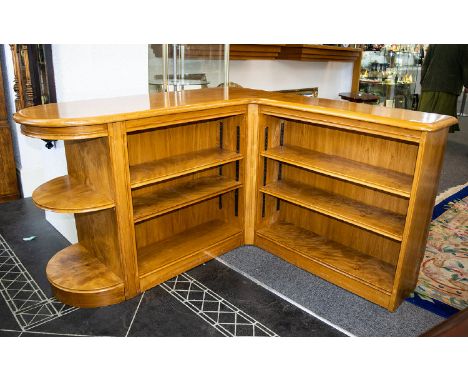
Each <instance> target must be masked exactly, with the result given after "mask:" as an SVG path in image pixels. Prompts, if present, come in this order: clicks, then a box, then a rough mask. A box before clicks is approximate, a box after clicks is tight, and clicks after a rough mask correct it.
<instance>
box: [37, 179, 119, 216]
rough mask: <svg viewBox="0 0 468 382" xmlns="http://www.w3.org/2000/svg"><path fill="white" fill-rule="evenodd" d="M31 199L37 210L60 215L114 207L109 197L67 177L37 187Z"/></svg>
mask: <svg viewBox="0 0 468 382" xmlns="http://www.w3.org/2000/svg"><path fill="white" fill-rule="evenodd" d="M32 199H33V201H34V203H35V204H36V205H37V206H38V207H39V208H42V209H44V210H49V211H53V212H61V213H83V212H92V211H100V210H105V209H107V208H112V207H114V206H115V203H114V202H113V201H112V200H111V199H110V198H109V197H107V196H106V195H104V194H102V193H100V192H98V191H96V190H93V189H92V188H91V187H89V186H87V185H86V184H84V183H82V182H80V181H79V180H77V179H74V178H73V177H71V176H69V175H65V176H61V177H59V178H55V179H52V180H50V181H48V182H47V183H44V184H43V185H41V186H39V187H38V188H36V190H34V192H33V194H32Z"/></svg>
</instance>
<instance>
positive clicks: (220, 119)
mask: <svg viewBox="0 0 468 382" xmlns="http://www.w3.org/2000/svg"><path fill="white" fill-rule="evenodd" d="M148 97H150V98H149V102H143V101H145V97H140V98H135V99H132V98H128V99H127V100H111V101H107V102H108V104H109V105H111V106H106V102H105V101H102V100H101V101H96V104H92V103H89V102H88V103H86V106H87V107H88V108H89V109H90V111H89V113H88V114H86V115H82V114H80V113H83V110H85V109H86V108H85V107H84V104H83V103H78V104H77V105H75V107H76V111H74V110H75V109H74V107H73V105H66V107H64V108H63V110H65V112H62V114H60V107H58V108H57V107H56V108H53V107H52V106H49V105H47V106H45V107H42V109H38V108H34V107H33V108H28V109H24V110H22V111H21V112H20V113H17V114H16V115H15V119H16V120H17V121H18V122H19V123H21V124H22V131H23V133H24V134H25V135H28V136H31V137H35V138H44V139H64V140H65V151H66V157H67V165H68V175H67V176H63V177H59V178H56V179H53V180H51V181H49V182H47V183H45V184H43V185H42V186H40V187H39V188H38V189H36V191H35V192H34V194H33V200H34V202H35V204H36V205H37V206H38V207H40V208H42V209H46V210H50V211H54V212H62V213H74V214H75V220H76V227H77V232H78V243H77V244H73V245H71V246H69V247H68V248H65V249H64V250H62V251H60V252H59V253H57V254H55V256H53V257H52V258H51V260H50V262H49V264H48V266H47V269H46V272H47V277H48V279H49V281H50V283H51V285H52V288H53V291H54V294H55V295H56V296H57V298H58V299H60V300H61V301H63V302H64V303H67V304H70V305H75V306H80V307H96V306H104V305H109V304H114V303H118V302H121V301H124V300H125V299H129V298H131V297H134V296H136V295H137V294H139V293H141V292H143V291H145V290H147V289H149V288H152V287H153V286H155V285H157V284H159V283H161V282H164V281H165V280H168V279H170V278H172V277H173V276H175V275H177V274H179V273H181V272H184V271H186V270H188V269H190V268H192V267H194V266H197V265H199V264H202V263H203V262H206V261H208V260H210V259H212V258H214V257H216V256H219V255H221V254H223V253H225V252H227V251H229V250H232V249H234V248H236V247H239V246H241V245H244V244H248V245H256V246H258V247H261V248H263V249H265V250H267V251H269V252H271V253H272V254H274V255H277V256H280V257H282V258H283V259H285V260H286V261H289V262H291V263H292V264H294V265H296V266H298V267H301V268H303V269H305V270H307V271H309V272H312V273H314V274H316V275H317V276H319V277H321V278H323V279H325V280H328V281H330V282H332V283H334V284H336V285H338V286H340V287H342V288H345V289H347V290H349V291H351V292H353V293H355V294H357V295H359V296H361V297H363V298H366V299H368V300H370V301H372V302H374V303H376V304H378V305H380V306H382V307H384V308H386V309H388V310H390V311H393V310H395V309H396V308H397V307H398V306H399V304H400V303H401V302H402V300H403V299H404V298H405V297H406V296H407V295H408V294H409V293H410V292H411V291H412V290H413V289H414V286H415V283H416V281H417V274H418V270H419V265H420V262H421V260H422V256H423V253H424V248H425V242H426V238H427V232H428V224H429V222H430V216H431V211H432V206H433V202H434V198H435V193H436V190H437V183H438V178H439V173H440V168H441V163H442V159H443V153H444V149H445V141H446V135H447V128H448V127H449V126H450V125H451V124H453V123H454V119H453V118H451V117H446V116H439V115H436V114H427V113H417V112H410V111H406V110H405V111H403V110H402V111H397V110H388V109H384V108H380V107H374V106H369V105H353V104H348V103H344V102H337V101H327V100H309V99H307V98H304V97H298V96H284V95H278V94H276V93H269V92H260V91H253V90H246V89H230V91H229V97H226V93H225V90H224V93H223V91H222V90H216V89H206V90H198V91H186V92H179V93H170V94H165V95H154V94H153V95H150V96H148ZM184 97H185V98H184ZM142 100H143V101H142ZM99 102H101V103H99ZM119 102H121V103H122V110H125V112H122V113H121V114H116V113H115V111H116V110H118V108H119ZM132 102H133V103H134V105H133V104H132ZM141 102H143V103H141ZM128 103H129V104H130V105H133V106H132V107H133V108H134V109H135V110H134V111H132V110H130V111H129V108H130V109H131V107H130V106H129V105H128ZM59 106H60V104H59ZM106 107H108V109H106ZM48 108H50V110H48ZM57 110H58V111H57ZM110 110H112V111H113V112H112V113H111V112H110Z"/></svg>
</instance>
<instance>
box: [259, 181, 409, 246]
mask: <svg viewBox="0 0 468 382" xmlns="http://www.w3.org/2000/svg"><path fill="white" fill-rule="evenodd" d="M260 191H261V192H264V193H266V194H269V195H272V196H276V197H278V198H280V199H284V200H287V201H289V202H291V203H295V204H299V205H301V206H303V207H305V208H309V209H311V210H314V211H317V212H320V213H323V214H325V215H328V216H331V217H334V218H336V219H340V220H343V221H345V222H348V223H351V224H354V225H356V226H358V227H362V228H365V229H368V230H370V231H373V232H377V233H378V234H380V235H384V236H387V237H389V238H392V239H395V240H399V241H400V240H401V239H402V235H403V228H404V224H405V217H404V216H401V215H398V214H395V213H392V212H390V211H385V210H382V209H380V208H376V207H374V206H371V205H367V204H364V203H360V202H357V201H355V200H351V199H349V198H345V197H342V196H339V195H335V194H332V193H329V192H326V191H323V190H319V189H316V188H312V187H308V186H307V185H304V184H301V183H295V182H290V181H286V180H283V181H277V182H274V183H271V184H268V185H267V186H264V187H262V188H261V189H260Z"/></svg>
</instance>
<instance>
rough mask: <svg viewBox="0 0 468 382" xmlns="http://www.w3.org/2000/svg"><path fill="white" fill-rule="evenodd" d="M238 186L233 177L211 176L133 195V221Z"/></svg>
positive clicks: (195, 201) (186, 204)
mask: <svg viewBox="0 0 468 382" xmlns="http://www.w3.org/2000/svg"><path fill="white" fill-rule="evenodd" d="M240 186H241V184H240V183H239V182H238V181H235V180H233V179H228V178H226V177H223V176H211V177H203V178H199V179H195V180H192V181H189V182H186V183H182V184H178V185H176V186H174V187H169V188H166V189H162V190H158V191H156V192H154V193H151V194H145V195H142V196H138V197H135V198H133V209H134V218H135V222H140V221H142V220H145V219H149V218H152V217H155V216H158V215H161V214H164V213H167V212H169V211H172V210H174V209H177V208H181V207H185V206H188V205H190V204H193V203H197V202H200V201H202V200H205V199H208V198H212V197H214V196H217V195H219V194H223V193H226V192H228V191H231V190H234V189H236V188H239V187H240Z"/></svg>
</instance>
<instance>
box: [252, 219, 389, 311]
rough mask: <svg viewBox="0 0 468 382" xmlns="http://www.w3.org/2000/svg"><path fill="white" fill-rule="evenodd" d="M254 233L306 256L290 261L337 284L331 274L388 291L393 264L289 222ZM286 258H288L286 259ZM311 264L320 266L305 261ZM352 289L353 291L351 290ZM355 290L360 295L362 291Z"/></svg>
mask: <svg viewBox="0 0 468 382" xmlns="http://www.w3.org/2000/svg"><path fill="white" fill-rule="evenodd" d="M257 237H258V238H260V239H266V240H268V241H270V242H273V243H275V244H276V245H278V246H280V247H283V248H286V249H288V250H289V251H292V252H294V253H295V254H298V255H300V257H301V258H302V259H301V260H306V261H305V262H304V261H298V262H294V261H292V262H293V263H295V264H296V265H298V266H299V267H301V268H304V269H306V270H310V271H312V272H313V273H316V274H317V275H318V276H320V277H323V278H325V279H327V280H329V281H331V282H333V283H336V284H337V285H340V283H339V282H336V280H335V278H334V276H344V278H343V277H342V279H343V280H344V283H345V284H346V281H347V280H349V281H353V282H357V284H356V283H355V284H356V287H357V288H359V287H360V286H362V288H367V290H369V288H372V290H375V291H376V292H379V293H380V294H383V295H387V296H388V297H389V296H390V294H391V291H392V288H393V281H394V275H395V267H394V266H392V265H391V264H388V263H385V262H384V261H381V260H379V259H377V258H375V257H372V256H369V255H366V254H364V253H361V252H358V251H356V250H354V249H352V248H349V247H346V246H344V245H342V244H339V243H336V242H334V241H331V240H328V239H326V238H324V237H321V236H319V235H317V234H314V233H313V232H311V231H309V230H306V229H303V228H301V227H298V226H295V225H293V224H291V223H275V224H272V225H271V226H268V227H264V228H261V229H260V230H258V231H257ZM259 244H261V243H259ZM260 246H262V245H260ZM265 249H267V248H265ZM267 250H268V249H267ZM275 253H276V252H275ZM287 260H288V261H290V259H287ZM301 264H302V265H304V264H306V266H302V265H301ZM315 264H316V265H319V266H322V267H324V268H322V267H320V269H318V268H317V269H308V268H309V267H308V266H307V265H311V267H313V266H314V265H315ZM320 270H322V272H320ZM330 271H331V272H330ZM341 284H343V282H342V283H341ZM340 286H343V287H345V288H347V289H348V287H349V285H340ZM349 289H352V288H349ZM354 289H355V288H354ZM353 292H356V291H355V290H353ZM357 294H360V295H362V293H357ZM366 298H367V297H366ZM385 299H386V298H384V299H383V300H385ZM381 305H382V304H381Z"/></svg>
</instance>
